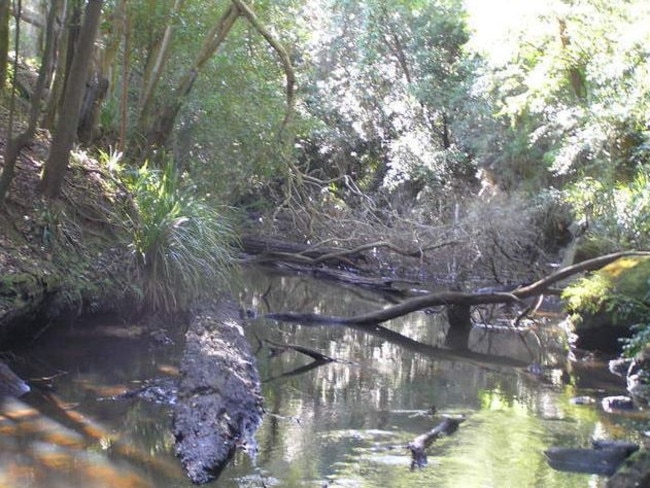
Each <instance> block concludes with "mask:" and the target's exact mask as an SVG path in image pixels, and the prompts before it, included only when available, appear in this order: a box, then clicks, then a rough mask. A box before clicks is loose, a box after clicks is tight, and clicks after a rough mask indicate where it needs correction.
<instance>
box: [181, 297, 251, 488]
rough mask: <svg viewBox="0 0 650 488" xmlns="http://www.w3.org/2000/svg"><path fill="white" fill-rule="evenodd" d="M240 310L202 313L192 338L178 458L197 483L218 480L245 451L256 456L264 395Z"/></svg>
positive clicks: (221, 306)
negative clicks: (255, 437)
mask: <svg viewBox="0 0 650 488" xmlns="http://www.w3.org/2000/svg"><path fill="white" fill-rule="evenodd" d="M239 320H240V316H239V311H238V310H237V309H236V308H235V307H234V306H233V305H232V304H231V303H227V302H220V303H218V304H216V303H213V304H210V305H206V306H203V307H202V308H200V309H198V310H196V311H195V312H194V315H193V317H192V319H191V321H190V325H189V329H188V331H187V333H186V336H185V337H186V346H185V351H184V355H183V358H182V360H181V381H180V385H179V391H178V399H177V402H176V404H175V405H174V406H173V416H174V421H173V422H174V436H175V438H176V445H175V447H176V454H177V455H178V457H179V458H180V460H181V463H182V465H183V467H184V468H185V470H186V472H187V475H188V476H189V478H190V479H191V480H192V482H194V483H197V484H202V483H207V482H209V481H212V480H214V479H216V478H217V477H218V476H219V474H220V473H221V471H222V469H223V468H224V467H225V466H226V464H227V463H228V461H229V460H230V459H231V458H232V456H233V454H234V453H235V450H236V449H237V448H238V447H239V448H244V449H247V450H248V451H249V453H250V452H254V451H255V444H254V440H253V434H254V433H255V431H256V430H257V428H258V426H259V424H260V421H261V418H262V413H263V409H262V395H261V387H260V380H259V374H258V372H257V368H256V365H255V359H254V357H253V356H252V355H251V353H250V349H249V346H248V342H247V341H246V339H245V337H244V333H243V329H242V327H241V325H240V323H239Z"/></svg>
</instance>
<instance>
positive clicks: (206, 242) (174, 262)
mask: <svg viewBox="0 0 650 488" xmlns="http://www.w3.org/2000/svg"><path fill="white" fill-rule="evenodd" d="M127 185H128V187H129V189H130V190H131V192H132V194H133V200H134V202H133V203H134V209H135V211H134V212H133V213H134V215H132V217H131V228H132V230H131V232H132V242H131V247H132V256H133V263H132V266H131V268H132V269H133V271H134V274H135V276H134V278H135V281H136V282H137V283H139V284H140V286H141V292H142V299H143V301H144V303H145V306H147V307H149V308H151V309H153V310H155V311H163V312H176V311H181V310H184V309H185V308H187V307H188V306H189V305H190V304H191V302H193V301H194V300H197V299H199V298H201V297H205V296H206V295H207V294H209V293H215V292H216V290H217V289H219V288H223V287H226V286H227V283H228V280H229V279H230V278H231V277H232V274H233V271H234V270H233V265H232V263H233V253H232V247H231V245H232V243H233V242H235V240H236V237H235V232H234V229H233V227H232V226H231V225H230V224H229V222H228V219H227V218H226V217H225V216H224V215H223V214H222V213H220V212H219V211H218V210H217V209H215V208H214V207H211V206H209V205H207V204H206V203H204V202H201V201H199V200H196V199H194V198H192V197H191V196H190V195H188V194H186V193H184V192H183V191H182V189H181V188H180V187H179V178H178V175H177V174H176V172H175V169H174V164H173V163H172V162H168V163H166V164H165V166H164V167H163V168H162V170H153V169H150V168H149V167H148V166H147V164H146V163H145V164H144V165H143V166H142V167H141V168H140V169H139V170H138V171H137V172H136V173H135V174H133V175H132V176H131V177H130V178H127Z"/></svg>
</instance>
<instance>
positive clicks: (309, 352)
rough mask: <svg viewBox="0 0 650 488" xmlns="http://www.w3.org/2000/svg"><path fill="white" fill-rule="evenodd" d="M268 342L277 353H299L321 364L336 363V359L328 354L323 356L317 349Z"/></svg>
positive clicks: (267, 340)
mask: <svg viewBox="0 0 650 488" xmlns="http://www.w3.org/2000/svg"><path fill="white" fill-rule="evenodd" d="M266 342H267V343H268V344H269V345H270V346H271V347H272V348H273V349H274V350H275V351H280V352H284V351H286V350H292V351H296V352H299V353H300V354H304V355H305V356H309V357H310V358H312V359H313V360H314V361H317V362H321V363H331V362H332V361H336V360H335V359H334V358H332V357H329V356H327V355H326V354H323V353H322V352H319V351H316V350H315V349H311V348H309V347H305V346H300V345H298V344H280V343H278V342H274V341H272V340H269V339H266Z"/></svg>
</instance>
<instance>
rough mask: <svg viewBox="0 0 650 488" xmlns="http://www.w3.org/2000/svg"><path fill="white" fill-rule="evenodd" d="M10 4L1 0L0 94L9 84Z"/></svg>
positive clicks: (7, 0) (8, 0) (5, 0)
mask: <svg viewBox="0 0 650 488" xmlns="http://www.w3.org/2000/svg"><path fill="white" fill-rule="evenodd" d="M9 2H10V0H0V93H2V92H3V91H4V89H5V85H6V83H7V63H8V62H9V18H10V15H9V11H10V10H9Z"/></svg>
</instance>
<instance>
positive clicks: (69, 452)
mask: <svg viewBox="0 0 650 488" xmlns="http://www.w3.org/2000/svg"><path fill="white" fill-rule="evenodd" d="M238 294H239V299H240V301H241V303H242V304H243V306H244V307H245V308H246V309H248V310H251V311H255V313H256V314H257V315H258V316H261V315H263V314H264V313H266V312H269V311H273V312H282V311H298V312H312V313H313V312H315V313H324V314H328V315H353V314H357V313H362V312H366V311H370V310H374V309H376V308H378V307H381V306H384V305H385V304H386V303H387V300H388V298H387V297H381V296H378V295H377V294H374V293H372V292H370V291H367V290H363V289H359V288H354V287H345V286H340V285H336V284H332V283H327V282H322V281H317V280H314V279H312V278H309V277H306V276H284V275H281V274H274V273H268V272H261V271H254V272H248V273H246V274H245V275H244V277H243V278H242V284H241V286H240V287H239V291H238ZM488 312H489V311H487V310H486V311H484V318H485V314H487V313H488ZM560 318H561V317H559V316H553V315H552V314H551V315H549V316H546V317H543V318H540V319H539V320H537V321H536V322H537V327H536V329H535V330H536V332H535V334H533V333H532V332H527V333H523V334H521V335H518V334H514V333H513V332H512V331H511V330H510V329H509V328H508V327H494V326H492V327H477V328H475V329H474V330H473V331H472V334H471V336H470V340H469V343H470V346H471V350H472V351H473V352H469V351H459V352H450V351H449V350H447V349H445V348H444V347H443V346H444V344H445V336H446V332H447V329H448V325H447V321H446V316H445V314H444V313H442V311H441V310H430V311H427V312H426V313H425V312H418V313H414V314H410V315H409V316H407V317H403V318H400V319H396V320H393V321H390V322H388V323H386V324H384V325H385V328H383V327H373V328H366V329H364V328H349V327H339V326H330V325H328V326H309V325H304V324H303V325H301V324H288V323H280V322H276V321H270V320H265V319H263V318H254V319H251V320H249V321H248V325H247V326H246V333H247V336H248V338H249V340H250V343H251V347H252V349H253V351H254V352H256V356H257V361H258V366H259V370H260V375H261V378H262V381H263V385H262V386H263V393H264V398H265V408H266V411H267V415H266V416H265V418H264V421H263V424H262V426H261V428H260V430H259V431H258V433H257V435H256V440H257V444H258V453H257V455H256V456H255V458H254V459H253V458H250V457H249V456H248V455H247V454H244V453H239V454H237V455H236V457H235V459H234V460H233V462H232V463H231V465H230V466H229V467H227V468H226V469H225V471H224V472H223V474H222V475H221V477H220V478H219V480H218V481H216V482H215V483H214V486H219V487H271V486H279V487H299V486H300V487H303V486H306V487H323V486H331V487H336V486H345V487H402V486H403V487H409V488H414V487H419V486H422V487H424V486H426V487H449V488H457V487H469V488H472V487H495V488H497V487H498V488H504V487H513V488H515V487H516V488H519V487H545V488H546V487H548V488H553V487H557V488H564V487H566V488H569V487H572V488H573V487H600V486H605V482H606V478H605V477H602V476H596V475H588V474H573V473H563V472H559V471H555V470H553V469H551V468H550V467H549V466H548V465H547V463H546V460H545V458H544V455H543V451H544V450H545V449H547V448H548V447H551V446H566V447H586V446H588V445H589V442H590V440H591V439H592V438H597V439H620V438H625V439H632V440H634V436H635V435H636V434H635V433H634V432H635V425H636V422H638V421H639V419H638V418H636V416H637V415H638V414H635V415H629V414H628V415H623V414H614V413H607V412H604V411H603V410H602V409H601V408H600V406H599V401H598V400H599V399H600V398H602V397H603V396H605V395H611V394H621V393H623V392H624V387H623V384H622V382H621V380H619V379H617V378H615V377H614V376H612V375H610V374H609V373H608V372H607V371H606V368H605V365H604V363H603V362H599V361H597V360H583V361H572V362H569V361H567V360H566V356H567V355H566V352H565V350H564V347H563V339H562V336H561V334H558V333H557V327H556V326H555V324H556V323H557V321H558V320H559V319H560ZM141 332H142V331H141V330H139V329H137V328H136V327H134V326H132V325H131V324H129V323H124V322H117V321H116V320H115V319H114V318H111V317H104V318H101V319H98V318H94V319H92V320H85V321H78V320H77V321H68V322H65V323H62V324H59V325H57V326H56V328H51V329H50V330H49V331H48V332H47V333H45V334H44V335H43V336H42V337H40V338H39V340H37V341H36V342H35V343H34V344H33V345H32V346H30V347H29V348H27V349H25V350H24V351H17V352H16V353H15V354H13V355H11V357H8V360H9V361H10V363H11V365H12V367H13V368H14V369H15V370H16V371H17V372H19V373H20V374H21V375H23V377H26V378H27V379H29V380H30V382H31V384H32V385H33V391H32V392H30V393H28V394H27V395H25V396H23V397H21V398H20V399H4V400H3V401H2V409H1V411H0V433H1V435H0V487H11V488H16V487H20V488H23V487H25V488H27V487H29V488H31V487H34V488H58V487H66V488H69V487H84V488H86V487H88V488H99V487H111V488H117V487H124V488H126V487H129V488H135V487H161V488H162V487H164V488H170V487H171V488H183V487H190V486H192V485H191V483H189V481H187V480H186V478H185V476H184V474H183V473H182V471H181V469H180V467H179V464H178V462H177V460H176V458H175V457H174V453H173V438H172V436H171V434H170V432H169V427H170V422H171V421H170V412H169V409H168V407H166V406H165V405H164V404H157V403H155V402H152V401H145V400H141V399H134V398H119V397H118V398H116V397H115V395H118V394H120V393H122V392H124V391H125V390H126V389H133V388H137V387H139V386H141V385H142V384H143V382H144V381H147V380H149V379H151V378H160V377H166V376H169V377H174V376H175V375H176V374H177V369H176V368H177V365H178V361H179V357H180V354H181V352H182V351H181V348H182V344H181V341H178V340H176V341H175V344H167V345H165V344H162V343H161V342H160V341H152V340H151V338H150V337H149V334H148V333H144V334H142V333H141ZM171 335H172V336H173V334H171ZM172 339H173V337H172ZM540 340H541V342H540ZM269 341H270V342H269ZM272 344H299V345H302V346H305V347H308V348H311V349H314V350H317V351H319V352H321V353H324V354H326V355H328V356H330V357H332V358H335V359H336V361H334V362H330V363H327V364H323V365H319V366H317V367H311V365H310V363H311V361H312V360H311V359H310V358H309V357H307V356H305V355H304V354H300V353H298V352H296V351H295V350H292V349H282V348H279V347H277V346H274V345H272ZM541 344H544V347H541ZM533 361H534V362H539V363H541V364H542V365H543V367H544V374H543V375H542V376H539V375H534V374H531V373H528V372H527V369H526V366H527V365H528V364H530V363H531V362H533ZM585 395H588V396H591V397H592V398H594V399H595V400H596V402H595V403H592V404H588V405H576V404H575V403H574V402H573V401H572V399H573V398H575V397H578V396H585ZM445 416H453V417H460V416H463V417H464V418H465V421H464V422H463V423H462V424H461V425H460V428H459V429H458V431H457V432H456V433H454V434H453V435H450V436H446V437H442V438H440V439H438V440H437V441H436V442H435V443H434V444H433V445H432V446H431V447H430V448H429V449H428V450H427V453H428V465H427V466H426V467H424V468H423V469H416V470H411V469H410V453H409V451H408V450H407V449H406V448H405V445H406V444H407V443H408V442H409V441H411V440H413V439H414V438H415V437H416V436H418V435H420V434H422V433H424V432H426V431H428V430H429V429H431V428H433V427H434V426H435V425H436V424H437V423H438V422H440V421H441V419H442V418H444V417H445Z"/></svg>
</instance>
